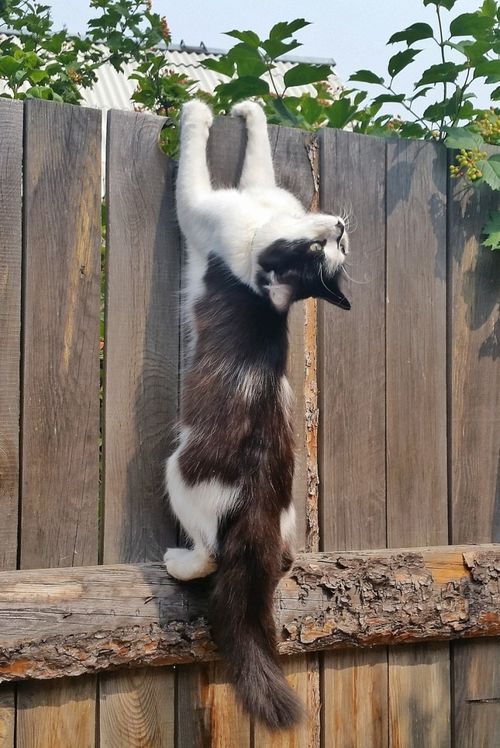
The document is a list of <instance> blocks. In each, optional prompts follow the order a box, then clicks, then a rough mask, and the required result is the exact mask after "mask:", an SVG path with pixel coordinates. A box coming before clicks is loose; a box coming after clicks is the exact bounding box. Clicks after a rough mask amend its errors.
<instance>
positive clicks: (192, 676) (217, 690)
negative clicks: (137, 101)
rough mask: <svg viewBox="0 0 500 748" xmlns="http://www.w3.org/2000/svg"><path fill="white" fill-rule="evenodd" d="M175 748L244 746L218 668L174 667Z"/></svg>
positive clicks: (221, 134) (220, 155)
mask: <svg viewBox="0 0 500 748" xmlns="http://www.w3.org/2000/svg"><path fill="white" fill-rule="evenodd" d="M244 138H245V135H244V129H243V123H242V122H241V121H240V120H239V119H237V120H234V119H230V118H219V119H216V120H215V122H214V124H213V126H212V129H211V133H210V139H209V143H208V159H209V163H210V171H211V175H212V179H213V183H214V185H215V186H218V187H229V186H233V185H235V184H237V182H238V178H239V174H240V172H241V166H242V163H243V155H244ZM176 724H177V730H176V735H177V737H176V745H177V747H178V748H186V747H187V746H210V747H211V748H226V746H228V745H235V746H236V745H237V746H238V748H240V747H241V748H245V746H249V745H250V720H249V719H248V717H247V716H246V715H245V714H244V713H243V711H242V710H241V708H240V706H239V704H238V703H237V702H236V699H235V696H234V692H233V688H232V686H231V684H230V683H229V681H228V679H227V676H226V673H225V667H224V664H223V663H210V664H208V665H202V666H191V665H190V666H189V667H180V668H179V669H178V680H177V715H176Z"/></svg>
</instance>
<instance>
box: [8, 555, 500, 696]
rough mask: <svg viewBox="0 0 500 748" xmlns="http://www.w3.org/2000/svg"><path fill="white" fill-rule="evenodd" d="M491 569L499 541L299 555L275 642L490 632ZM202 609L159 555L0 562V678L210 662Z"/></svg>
mask: <svg viewBox="0 0 500 748" xmlns="http://www.w3.org/2000/svg"><path fill="white" fill-rule="evenodd" d="M499 570H500V545H483V546H455V547H448V546H446V547H443V548H437V549H436V548H427V549H415V550H412V549H396V550H392V551H391V550H379V551H377V550H375V551H336V552H330V553H322V554H321V553H318V554H303V555H301V556H300V555H299V556H298V557H297V559H296V561H295V563H294V565H293V567H292V570H291V573H290V576H289V577H286V578H284V579H283V580H282V581H281V582H280V585H279V586H278V589H277V592H276V598H275V617H276V623H277V628H278V632H279V637H280V643H279V651H280V652H281V653H282V654H289V655H293V654H304V653H307V652H315V651H318V650H322V649H333V648H343V649H345V648H348V647H369V646H373V645H380V644H407V643H411V642H419V641H420V642H421V641H436V640H443V639H457V638H464V637H478V636H495V635H498V634H499V633H500V591H499V589H498V574H499ZM206 608H207V599H206V587H205V586H204V585H203V583H199V584H197V585H189V586H186V585H184V586H182V585H179V584H177V583H176V582H175V581H174V580H173V579H171V578H170V577H169V576H168V575H167V574H166V572H165V570H164V567H163V566H162V565H161V564H138V565H116V566H95V567H74V568H72V569H38V570H28V571H25V572H18V571H14V572H0V621H1V622H2V626H1V631H0V681H2V680H24V679H30V678H38V679H53V678H58V677H62V676H64V675H73V676H75V675H81V674H85V673H93V672H97V671H100V670H106V669H111V668H116V667H120V666H121V667H124V666H128V667H132V666H134V665H140V666H143V665H148V664H153V665H162V664H169V665H172V664H180V663H193V662H204V661H209V662H211V661H213V660H214V659H216V652H215V647H214V644H213V642H212V641H211V638H210V631H209V628H208V626H207V623H206ZM414 651H418V648H416V647H415V648H414ZM300 667H303V666H302V665H300ZM206 685H207V684H205V686H206ZM200 693H201V690H200Z"/></svg>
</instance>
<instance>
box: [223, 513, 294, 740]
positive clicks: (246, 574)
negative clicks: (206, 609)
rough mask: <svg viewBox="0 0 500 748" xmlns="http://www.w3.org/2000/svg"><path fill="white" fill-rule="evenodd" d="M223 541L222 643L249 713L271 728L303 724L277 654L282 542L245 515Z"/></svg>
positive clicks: (229, 530)
mask: <svg viewBox="0 0 500 748" xmlns="http://www.w3.org/2000/svg"><path fill="white" fill-rule="evenodd" d="M249 525H253V526H252V527H250V526H249ZM219 539H220V561H219V565H218V570H217V573H216V575H215V580H214V588H213V592H212V600H211V613H212V625H213V629H214V635H215V638H216V641H217V644H218V646H219V649H220V650H221V652H222V654H223V655H224V656H225V658H226V659H227V662H228V664H229V668H230V672H231V676H232V679H233V681H234V686H235V690H236V694H237V696H238V698H239V700H240V701H241V703H242V705H243V707H244V708H245V709H246V711H247V712H248V713H249V714H251V715H252V716H254V717H256V718H257V719H258V720H260V721H261V722H263V723H264V724H265V725H267V726H268V727H269V728H271V729H275V730H276V729H286V728H288V727H291V726H292V725H294V724H296V723H297V722H299V721H300V719H301V716H302V705H301V703H300V701H299V700H298V699H297V697H296V695H295V693H294V692H293V691H292V689H291V688H290V686H289V685H288V683H287V682H286V680H285V676H284V675H283V671H282V670H281V667H280V665H279V662H278V655H277V650H276V630H275V625H274V619H273V593H274V590H275V588H276V585H277V583H278V580H279V578H280V576H281V573H282V571H281V566H282V559H281V558H280V550H279V549H280V548H281V538H279V537H277V538H275V539H273V538H271V537H262V538H259V537H256V527H255V524H254V523H252V522H251V519H250V518H249V517H248V516H246V517H245V516H243V517H241V516H240V517H239V518H237V519H236V520H233V521H232V522H231V523H230V526H226V528H225V529H224V530H222V531H221V532H220V533H219ZM273 540H274V541H276V542H273Z"/></svg>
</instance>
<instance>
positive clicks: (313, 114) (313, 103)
mask: <svg viewBox="0 0 500 748" xmlns="http://www.w3.org/2000/svg"><path fill="white" fill-rule="evenodd" d="M300 113H301V114H302V116H303V117H304V119H305V121H306V122H307V123H308V124H309V125H316V124H318V123H319V122H320V121H323V120H324V119H325V108H324V106H322V105H321V104H320V103H319V101H318V99H317V98H316V96H311V95H310V94H304V95H303V96H301V98H300Z"/></svg>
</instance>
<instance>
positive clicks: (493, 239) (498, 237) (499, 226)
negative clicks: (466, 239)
mask: <svg viewBox="0 0 500 748" xmlns="http://www.w3.org/2000/svg"><path fill="white" fill-rule="evenodd" d="M482 233H483V235H484V236H485V237H486V239H485V240H484V241H483V242H482V244H483V247H489V248H490V249H500V212H498V211H497V212H495V213H492V214H491V215H490V218H489V221H488V222H487V224H486V225H485V227H484V228H483V231H482Z"/></svg>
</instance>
